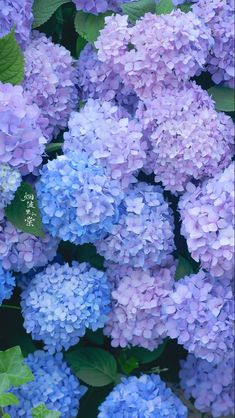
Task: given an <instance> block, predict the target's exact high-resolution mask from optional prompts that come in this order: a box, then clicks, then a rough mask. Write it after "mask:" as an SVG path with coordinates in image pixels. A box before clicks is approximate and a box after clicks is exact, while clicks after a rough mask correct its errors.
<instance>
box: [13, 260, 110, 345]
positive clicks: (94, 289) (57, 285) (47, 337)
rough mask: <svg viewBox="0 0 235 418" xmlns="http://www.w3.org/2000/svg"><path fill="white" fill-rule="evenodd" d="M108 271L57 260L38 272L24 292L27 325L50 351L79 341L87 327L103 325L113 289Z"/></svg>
mask: <svg viewBox="0 0 235 418" xmlns="http://www.w3.org/2000/svg"><path fill="white" fill-rule="evenodd" d="M110 287H111V286H110V284H109V283H108V280H107V277H106V275H105V274H104V272H102V271H99V270H96V269H95V268H93V267H90V266H89V265H88V264H87V263H81V264H78V263H76V262H74V263H73V264H72V267H70V266H69V265H68V264H64V265H62V266H60V265H59V264H57V263H55V264H52V265H49V266H47V267H46V269H45V270H43V271H42V272H41V273H38V274H36V275H35V277H34V278H33V279H32V280H31V282H30V283H29V285H28V287H27V289H26V290H24V291H23V292H22V302H21V306H22V313H23V317H24V326H25V329H26V331H27V332H28V333H32V337H33V338H34V339H35V340H43V341H44V343H45V344H46V348H47V349H48V350H49V351H50V352H54V351H59V350H62V348H65V349H68V348H69V347H71V346H72V345H74V344H77V343H78V341H79V339H80V337H82V336H83V335H84V334H85V331H86V328H89V329H91V330H92V331H96V330H97V329H98V328H102V327H103V326H104V324H105V322H106V320H107V315H108V313H109V311H110V307H109V304H110V301H111V289H110Z"/></svg>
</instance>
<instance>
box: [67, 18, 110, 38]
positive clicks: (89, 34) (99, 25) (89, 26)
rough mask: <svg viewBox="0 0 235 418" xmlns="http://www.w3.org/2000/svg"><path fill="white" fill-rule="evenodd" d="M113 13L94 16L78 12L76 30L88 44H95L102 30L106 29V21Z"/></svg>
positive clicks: (75, 22)
mask: <svg viewBox="0 0 235 418" xmlns="http://www.w3.org/2000/svg"><path fill="white" fill-rule="evenodd" d="M110 14H111V13H109V12H107V13H100V14H98V15H93V14H91V13H85V12H82V11H80V12H77V13H76V16H75V21H74V25H75V30H76V32H77V33H78V34H79V35H80V36H82V37H83V38H85V39H86V40H87V41H88V42H91V43H94V42H95V41H96V39H97V38H98V36H99V33H100V30H101V29H103V28H104V20H105V17H106V16H109V15H110Z"/></svg>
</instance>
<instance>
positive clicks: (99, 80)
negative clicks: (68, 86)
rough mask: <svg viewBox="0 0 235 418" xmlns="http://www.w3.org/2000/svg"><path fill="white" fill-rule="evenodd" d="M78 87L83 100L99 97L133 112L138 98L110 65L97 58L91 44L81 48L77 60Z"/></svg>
mask: <svg viewBox="0 0 235 418" xmlns="http://www.w3.org/2000/svg"><path fill="white" fill-rule="evenodd" d="M77 76H78V88H79V93H80V96H81V97H82V99H83V100H87V99H88V98H91V99H100V100H103V101H112V102H113V103H114V104H116V105H118V106H122V107H124V108H125V109H126V110H127V111H128V112H129V113H130V114H134V112H135V110H136V107H137V103H138V98H137V96H136V94H135V93H134V92H133V91H131V90H130V89H128V88H126V87H125V86H124V85H123V83H122V80H121V77H120V75H119V74H118V73H115V72H114V71H113V69H112V66H110V65H108V64H105V63H104V62H101V61H99V60H98V57H97V52H96V51H95V49H94V48H93V46H92V45H91V44H87V45H86V46H85V48H84V49H83V50H82V52H81V54H80V56H79V60H78V62H77Z"/></svg>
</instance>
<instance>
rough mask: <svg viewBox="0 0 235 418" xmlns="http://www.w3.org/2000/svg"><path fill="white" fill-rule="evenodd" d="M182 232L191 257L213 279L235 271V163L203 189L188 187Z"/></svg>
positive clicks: (183, 200) (182, 203)
mask: <svg viewBox="0 0 235 418" xmlns="http://www.w3.org/2000/svg"><path fill="white" fill-rule="evenodd" d="M179 209H180V215H181V219H182V228H181V233H182V234H183V235H184V236H185V238H186V239H187V244H188V248H189V251H190V252H191V255H192V257H193V258H194V259H195V260H196V261H200V262H201V266H202V267H203V268H205V269H207V270H209V271H210V272H211V274H212V275H213V276H216V277H217V276H223V274H224V273H226V274H227V276H228V275H229V274H231V275H232V271H233V268H234V231H233V223H234V164H233V163H232V164H231V165H230V166H229V167H228V168H227V169H226V170H225V171H224V172H223V173H220V174H218V175H217V176H216V177H215V178H213V179H210V180H208V181H207V182H204V183H203V184H202V186H200V187H197V188H196V187H194V186H193V185H189V186H188V192H187V193H185V194H184V195H183V196H182V198H181V199H180V202H179Z"/></svg>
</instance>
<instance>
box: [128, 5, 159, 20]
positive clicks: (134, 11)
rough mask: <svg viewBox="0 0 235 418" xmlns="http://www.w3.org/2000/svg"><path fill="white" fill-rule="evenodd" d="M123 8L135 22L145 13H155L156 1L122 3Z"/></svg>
mask: <svg viewBox="0 0 235 418" xmlns="http://www.w3.org/2000/svg"><path fill="white" fill-rule="evenodd" d="M121 9H122V11H123V13H124V14H125V15H128V17H129V20H130V21H131V22H135V21H136V20H138V19H139V18H140V17H141V16H144V14H145V13H148V12H150V13H155V9H156V1H155V0H139V1H134V2H133V3H124V4H121Z"/></svg>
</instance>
